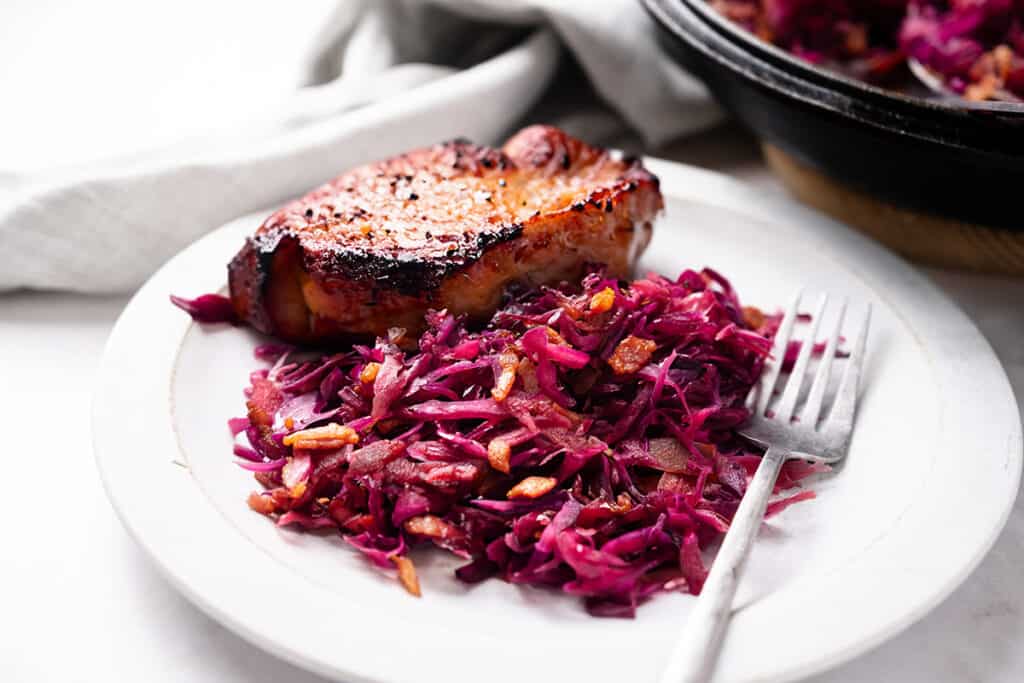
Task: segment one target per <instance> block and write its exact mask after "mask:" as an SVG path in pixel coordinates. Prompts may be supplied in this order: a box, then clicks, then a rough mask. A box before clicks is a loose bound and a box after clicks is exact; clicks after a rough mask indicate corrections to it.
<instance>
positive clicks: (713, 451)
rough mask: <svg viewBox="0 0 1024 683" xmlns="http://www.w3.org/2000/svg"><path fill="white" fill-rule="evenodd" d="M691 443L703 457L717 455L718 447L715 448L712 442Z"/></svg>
mask: <svg viewBox="0 0 1024 683" xmlns="http://www.w3.org/2000/svg"><path fill="white" fill-rule="evenodd" d="M693 445H694V446H696V447H697V450H698V451H700V454H701V455H703V456H704V457H705V458H712V459H714V457H715V455H717V453H718V449H717V448H715V445H714V444H710V443H703V442H702V441H694V442H693Z"/></svg>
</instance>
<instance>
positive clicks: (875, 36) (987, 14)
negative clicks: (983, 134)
mask: <svg viewBox="0 0 1024 683" xmlns="http://www.w3.org/2000/svg"><path fill="white" fill-rule="evenodd" d="M708 1H709V2H710V3H711V5H712V6H713V7H714V8H715V9H716V10H718V11H719V12H720V13H722V14H723V15H725V16H726V17H728V18H730V19H732V20H733V21H735V22H737V23H739V24H740V25H742V26H744V27H746V28H747V29H748V30H750V31H752V32H754V33H755V34H757V35H758V36H759V37H761V38H762V39H764V40H766V41H769V42H772V43H774V44H776V45H778V46H780V47H782V48H784V49H786V50H788V51H789V52H792V53H793V54H795V55H798V56H800V57H802V58H804V59H806V60H808V61H811V62H813V63H816V64H822V65H825V66H829V67H832V68H836V69H839V70H842V71H844V72H846V73H850V74H852V75H854V76H857V77H860V78H863V79H865V80H869V81H873V82H879V83H892V84H895V83H896V82H897V81H898V80H899V79H900V78H903V79H909V74H908V72H907V70H906V68H905V64H906V59H907V57H913V58H915V59H917V60H918V61H919V62H921V63H922V64H923V65H924V66H926V67H928V68H929V69H931V70H932V71H933V72H935V73H936V74H938V75H939V76H940V77H942V78H943V79H944V80H945V82H946V84H947V85H948V86H949V87H950V88H951V89H952V90H954V91H956V92H958V93H960V94H962V95H963V96H964V97H966V98H968V99H972V100H986V99H999V98H1001V96H1003V95H1005V94H1007V93H1008V94H1011V95H1015V96H1017V97H1024V0H708Z"/></svg>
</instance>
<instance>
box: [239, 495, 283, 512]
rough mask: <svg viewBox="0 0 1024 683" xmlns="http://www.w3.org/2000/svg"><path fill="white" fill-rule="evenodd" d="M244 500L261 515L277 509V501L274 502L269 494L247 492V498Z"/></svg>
mask: <svg viewBox="0 0 1024 683" xmlns="http://www.w3.org/2000/svg"><path fill="white" fill-rule="evenodd" d="M246 502H248V503H249V507H250V508H251V509H252V510H254V511H256V512H258V513H260V514H261V515H269V514H270V513H272V512H275V511H276V510H277V503H275V502H274V499H273V498H272V497H271V496H264V495H263V494H261V493H257V492H256V491H253V492H252V493H250V494H249V499H248V500H247V501H246Z"/></svg>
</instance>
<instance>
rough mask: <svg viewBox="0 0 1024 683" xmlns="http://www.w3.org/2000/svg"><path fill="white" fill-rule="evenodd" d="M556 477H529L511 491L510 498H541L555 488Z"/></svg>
mask: <svg viewBox="0 0 1024 683" xmlns="http://www.w3.org/2000/svg"><path fill="white" fill-rule="evenodd" d="M557 483H558V480H557V479H555V478H554V477H527V478H526V479H523V480H522V481H521V482H519V483H518V484H516V485H515V486H513V487H512V488H511V489H509V492H508V494H507V495H508V497H509V498H540V497H541V496H543V495H544V494H545V493H548V492H550V491H551V489H553V488H555V484H557Z"/></svg>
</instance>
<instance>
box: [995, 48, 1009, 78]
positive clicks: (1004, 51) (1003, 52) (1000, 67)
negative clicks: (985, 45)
mask: <svg viewBox="0 0 1024 683" xmlns="http://www.w3.org/2000/svg"><path fill="white" fill-rule="evenodd" d="M992 60H993V61H994V62H995V71H996V75H997V76H999V78H1000V79H1001V80H1003V81H1005V80H1006V77H1007V76H1008V75H1009V74H1010V69H1011V68H1012V67H1013V49H1012V48H1011V47H1010V46H1009V45H997V46H996V48H995V49H994V50H992Z"/></svg>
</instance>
